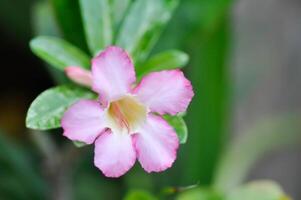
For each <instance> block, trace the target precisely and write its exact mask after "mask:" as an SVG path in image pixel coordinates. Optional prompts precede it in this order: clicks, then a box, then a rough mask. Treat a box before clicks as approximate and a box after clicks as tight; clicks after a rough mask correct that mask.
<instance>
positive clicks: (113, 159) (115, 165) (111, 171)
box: [94, 131, 136, 178]
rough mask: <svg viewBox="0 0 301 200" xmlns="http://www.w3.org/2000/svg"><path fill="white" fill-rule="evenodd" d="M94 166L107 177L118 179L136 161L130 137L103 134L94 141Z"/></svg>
mask: <svg viewBox="0 0 301 200" xmlns="http://www.w3.org/2000/svg"><path fill="white" fill-rule="evenodd" d="M94 154H95V155H94V164H95V166H96V167H97V168H99V169H100V170H101V171H102V172H103V173H104V175H105V176H107V177H115V178H117V177H120V176H122V175H123V174H125V173H126V172H127V171H128V170H129V169H130V168H132V166H133V165H134V163H135V161H136V153H135V150H134V147H133V143H132V137H131V136H130V135H129V134H127V133H112V132H111V131H106V132H104V133H103V134H102V135H101V136H100V137H99V138H97V140H96V141H95V152H94Z"/></svg>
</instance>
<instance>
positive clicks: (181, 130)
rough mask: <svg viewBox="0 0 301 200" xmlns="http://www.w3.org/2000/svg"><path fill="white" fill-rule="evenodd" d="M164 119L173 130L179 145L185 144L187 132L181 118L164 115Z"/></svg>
mask: <svg viewBox="0 0 301 200" xmlns="http://www.w3.org/2000/svg"><path fill="white" fill-rule="evenodd" d="M164 119H165V120H166V121H167V122H168V123H169V124H170V125H171V126H172V127H173V128H174V129H175V131H176V133H177V135H178V138H179V141H180V143H181V144H184V143H186V141H187V136H188V130H187V126H186V123H185V121H184V120H183V118H182V117H180V116H170V115H164Z"/></svg>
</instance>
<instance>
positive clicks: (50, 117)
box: [26, 85, 95, 130]
mask: <svg viewBox="0 0 301 200" xmlns="http://www.w3.org/2000/svg"><path fill="white" fill-rule="evenodd" d="M94 97H95V94H94V93H92V92H90V91H89V90H87V89H83V88H80V87H76V86H71V85H61V86H57V87H54V88H50V89H48V90H46V91H44V92H43V93H41V94H40V95H39V96H38V97H37V98H36V99H35V100H34V101H33V102H32V104H31V105H30V107H29V110H28V113H27V117H26V127H27V128H32V129H39V130H47V129H53V128H58V127H60V122H61V117H62V116H63V114H64V112H65V110H66V109H67V108H68V107H69V106H70V105H71V104H73V103H74V102H76V101H78V100H80V99H92V98H94Z"/></svg>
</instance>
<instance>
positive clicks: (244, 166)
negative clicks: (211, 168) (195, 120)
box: [214, 115, 301, 191]
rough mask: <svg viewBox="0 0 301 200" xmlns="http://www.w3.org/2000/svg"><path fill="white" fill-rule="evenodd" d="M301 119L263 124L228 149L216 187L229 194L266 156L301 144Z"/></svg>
mask: <svg viewBox="0 0 301 200" xmlns="http://www.w3.org/2000/svg"><path fill="white" fill-rule="evenodd" d="M300 120H301V117H300V116H298V115H284V116H279V117H273V118H270V119H265V120H262V119H261V120H259V121H258V123H256V124H255V125H254V126H253V127H251V128H250V129H248V130H247V131H246V132H245V133H243V134H241V137H238V138H237V139H236V140H235V141H234V142H233V143H232V144H230V145H229V147H228V149H226V151H225V153H224V155H223V156H222V159H221V161H220V164H219V165H218V168H217V171H216V173H215V179H214V187H215V188H216V189H218V190H220V191H229V190H231V189H233V188H235V187H237V186H238V185H240V184H241V183H242V182H243V181H244V179H245V178H246V176H247V175H248V172H249V170H250V169H251V168H252V167H253V165H254V164H255V162H257V161H258V159H260V158H262V157H263V156H264V155H265V154H266V153H268V152H270V151H272V150H274V149H277V148H280V147H285V146H291V145H296V144H300V138H301V135H300V130H301V124H300Z"/></svg>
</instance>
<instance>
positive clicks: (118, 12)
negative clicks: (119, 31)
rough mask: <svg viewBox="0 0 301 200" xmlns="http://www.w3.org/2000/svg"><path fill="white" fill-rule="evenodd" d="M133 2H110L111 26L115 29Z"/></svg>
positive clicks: (130, 0) (117, 0) (126, 0)
mask: <svg viewBox="0 0 301 200" xmlns="http://www.w3.org/2000/svg"><path fill="white" fill-rule="evenodd" d="M132 2H133V0H122V1H120V0H111V9H112V19H113V25H114V27H115V28H117V27H118V26H119V25H120V23H121V22H122V20H123V19H124V16H125V14H126V12H127V10H128V8H129V7H130V5H131V3H132Z"/></svg>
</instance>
